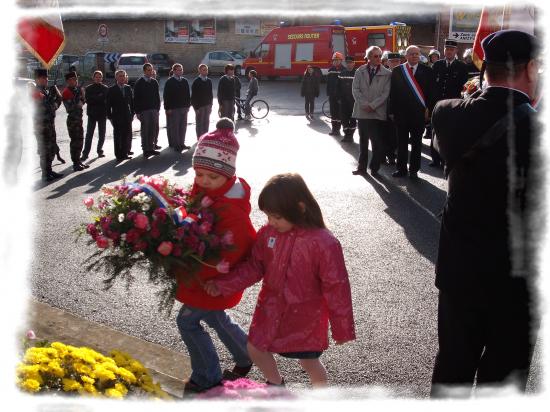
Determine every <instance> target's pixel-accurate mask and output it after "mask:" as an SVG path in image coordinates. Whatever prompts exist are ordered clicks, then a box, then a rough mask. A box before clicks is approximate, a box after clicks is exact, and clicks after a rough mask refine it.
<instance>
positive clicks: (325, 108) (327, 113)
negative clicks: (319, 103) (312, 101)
mask: <svg viewBox="0 0 550 412" xmlns="http://www.w3.org/2000/svg"><path fill="white" fill-rule="evenodd" d="M323 114H324V115H325V116H326V117H328V118H329V119H330V118H331V117H330V103H329V101H328V99H327V100H325V101H324V102H323Z"/></svg>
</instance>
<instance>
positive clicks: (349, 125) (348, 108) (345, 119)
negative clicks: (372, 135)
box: [340, 100, 357, 138]
mask: <svg viewBox="0 0 550 412" xmlns="http://www.w3.org/2000/svg"><path fill="white" fill-rule="evenodd" d="M352 113H353V102H350V101H348V100H342V102H341V103H340V119H341V120H342V129H343V130H344V135H345V136H346V137H350V138H351V137H353V134H354V133H355V129H356V128H357V120H355V119H354V118H353V117H351V115H352Z"/></svg>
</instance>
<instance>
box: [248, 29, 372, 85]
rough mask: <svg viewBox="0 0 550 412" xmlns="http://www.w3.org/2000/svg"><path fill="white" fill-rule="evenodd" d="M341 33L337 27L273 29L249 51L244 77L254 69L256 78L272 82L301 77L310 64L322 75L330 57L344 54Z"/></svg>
mask: <svg viewBox="0 0 550 412" xmlns="http://www.w3.org/2000/svg"><path fill="white" fill-rule="evenodd" d="M344 33H345V31H344V26H339V25H320V26H290V27H277V28H275V29H273V30H271V32H269V34H268V35H267V36H265V37H264V39H263V40H262V41H261V43H260V44H259V45H258V47H256V49H254V50H253V51H251V52H250V57H248V58H247V59H246V60H245V61H244V64H243V69H244V70H245V73H246V74H247V75H248V72H249V71H250V70H252V69H254V70H256V72H257V73H258V76H267V77H268V78H269V79H274V78H276V77H278V76H301V75H303V74H304V71H305V70H306V67H307V65H308V64H310V65H312V66H316V67H318V68H319V69H320V71H321V73H322V74H323V75H326V74H327V72H328V69H329V67H330V66H331V64H332V61H331V60H332V54H333V53H334V52H337V51H338V52H340V53H342V54H343V55H344V56H345V55H346V40H345V34H344ZM363 52H364V49H363Z"/></svg>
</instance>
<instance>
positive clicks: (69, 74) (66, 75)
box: [65, 72, 76, 80]
mask: <svg viewBox="0 0 550 412" xmlns="http://www.w3.org/2000/svg"><path fill="white" fill-rule="evenodd" d="M73 77H74V78H75V79H76V72H69V73H66V74H65V80H69V79H72V78H73Z"/></svg>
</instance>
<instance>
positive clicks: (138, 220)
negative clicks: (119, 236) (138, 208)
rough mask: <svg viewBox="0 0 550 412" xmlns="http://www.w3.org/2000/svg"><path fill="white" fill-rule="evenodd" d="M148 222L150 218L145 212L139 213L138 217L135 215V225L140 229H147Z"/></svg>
mask: <svg viewBox="0 0 550 412" xmlns="http://www.w3.org/2000/svg"><path fill="white" fill-rule="evenodd" d="M148 224H149V218H148V217H147V216H145V215H144V214H143V213H138V214H137V215H136V217H134V225H136V227H137V228H138V229H145V228H146V227H147V225H148Z"/></svg>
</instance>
